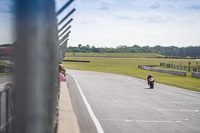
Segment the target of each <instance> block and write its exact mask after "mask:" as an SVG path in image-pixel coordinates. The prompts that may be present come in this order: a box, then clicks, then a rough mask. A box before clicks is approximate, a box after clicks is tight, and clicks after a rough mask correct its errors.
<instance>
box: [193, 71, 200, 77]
mask: <svg viewBox="0 0 200 133" xmlns="http://www.w3.org/2000/svg"><path fill="white" fill-rule="evenodd" d="M192 77H195V78H200V73H198V72H192Z"/></svg>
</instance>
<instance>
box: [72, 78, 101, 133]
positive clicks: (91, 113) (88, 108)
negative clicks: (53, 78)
mask: <svg viewBox="0 0 200 133" xmlns="http://www.w3.org/2000/svg"><path fill="white" fill-rule="evenodd" d="M72 77H73V78H74V81H75V83H76V85H77V87H78V89H79V91H80V94H81V96H82V98H83V101H84V103H85V105H86V107H87V110H88V112H89V114H90V116H91V118H92V120H93V122H94V124H95V126H96V128H97V132H98V133H104V131H103V128H102V127H101V124H100V123H99V121H98V119H97V118H96V116H95V114H94V113H93V111H92V108H91V106H90V104H89V103H88V101H87V99H86V97H85V95H84V94H83V91H82V89H81V87H80V86H79V84H78V82H77V80H76V78H75V77H74V76H72Z"/></svg>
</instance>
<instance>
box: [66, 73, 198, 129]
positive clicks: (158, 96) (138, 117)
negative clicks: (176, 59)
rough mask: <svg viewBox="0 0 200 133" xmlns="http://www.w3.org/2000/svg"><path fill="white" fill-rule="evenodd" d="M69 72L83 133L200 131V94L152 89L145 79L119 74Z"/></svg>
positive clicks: (156, 87)
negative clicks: (89, 108)
mask: <svg viewBox="0 0 200 133" xmlns="http://www.w3.org/2000/svg"><path fill="white" fill-rule="evenodd" d="M66 72H67V73H68V74H69V75H68V76H67V85H68V88H69V93H70V97H71V100H72V105H73V108H74V111H75V114H76V116H77V119H78V123H79V126H80V130H81V133H97V132H99V133H103V132H104V133H199V132H200V93H199V92H194V91H190V90H185V89H181V88H177V87H172V86H167V85H163V84H158V83H155V88H154V89H149V87H148V86H147V82H146V80H142V79H137V78H133V77H129V76H123V75H118V74H109V73H101V72H90V71H81V70H70V69H67V71H66ZM80 89H81V91H82V94H81V92H80ZM82 95H84V96H85V98H86V100H87V102H88V103H86V102H85V101H83V98H82ZM87 104H89V106H90V107H91V110H92V113H93V114H94V116H93V115H91V112H90V111H88V107H87V106H88V105H87ZM93 117H95V118H97V121H95V120H94V118H93ZM98 122H99V125H98ZM99 126H100V127H99ZM99 128H102V131H101V130H100V129H99Z"/></svg>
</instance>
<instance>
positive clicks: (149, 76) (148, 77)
mask: <svg viewBox="0 0 200 133" xmlns="http://www.w3.org/2000/svg"><path fill="white" fill-rule="evenodd" d="M151 77H152V76H151V74H149V75H148V76H147V83H148V85H149V79H150V78H151Z"/></svg>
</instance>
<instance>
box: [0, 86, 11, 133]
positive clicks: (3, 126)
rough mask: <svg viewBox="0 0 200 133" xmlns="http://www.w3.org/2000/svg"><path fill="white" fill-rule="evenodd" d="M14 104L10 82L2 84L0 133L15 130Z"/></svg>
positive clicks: (0, 88) (0, 89) (0, 94)
mask: <svg viewBox="0 0 200 133" xmlns="http://www.w3.org/2000/svg"><path fill="white" fill-rule="evenodd" d="M13 119H14V104H13V88H12V85H11V84H10V83H6V84H1V85H0V133H11V132H12V130H13Z"/></svg>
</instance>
